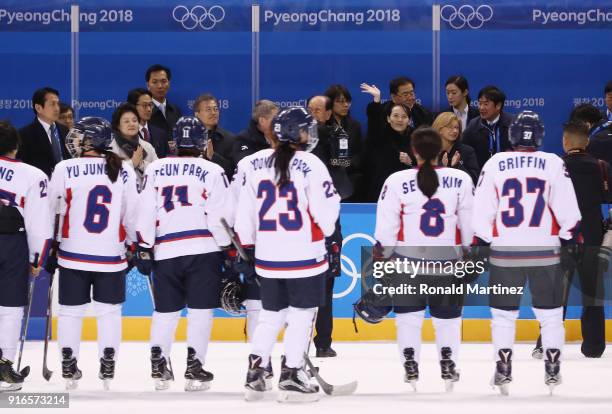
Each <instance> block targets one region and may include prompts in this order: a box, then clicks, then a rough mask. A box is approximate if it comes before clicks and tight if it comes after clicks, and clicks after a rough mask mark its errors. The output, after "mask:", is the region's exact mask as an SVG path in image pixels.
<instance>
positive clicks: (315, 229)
mask: <svg viewBox="0 0 612 414" xmlns="http://www.w3.org/2000/svg"><path fill="white" fill-rule="evenodd" d="M306 212H307V213H308V217H310V234H311V235H312V238H311V241H313V242H316V241H320V240H323V239H324V238H325V236H324V235H323V231H322V230H321V227H319V225H318V224H317V223H315V221H314V220H313V219H312V215H311V214H310V209H308V210H306Z"/></svg>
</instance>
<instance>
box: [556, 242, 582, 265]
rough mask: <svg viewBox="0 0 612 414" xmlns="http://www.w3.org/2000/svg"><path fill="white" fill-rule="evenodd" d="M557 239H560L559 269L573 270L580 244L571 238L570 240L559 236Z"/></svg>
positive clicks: (578, 254)
mask: <svg viewBox="0 0 612 414" xmlns="http://www.w3.org/2000/svg"><path fill="white" fill-rule="evenodd" d="M559 240H560V241H561V257H560V259H561V269H563V271H564V272H573V271H574V269H575V268H576V263H577V261H578V257H579V256H580V245H579V244H577V243H576V240H575V239H573V238H572V239H570V240H565V239H561V238H560V239H559Z"/></svg>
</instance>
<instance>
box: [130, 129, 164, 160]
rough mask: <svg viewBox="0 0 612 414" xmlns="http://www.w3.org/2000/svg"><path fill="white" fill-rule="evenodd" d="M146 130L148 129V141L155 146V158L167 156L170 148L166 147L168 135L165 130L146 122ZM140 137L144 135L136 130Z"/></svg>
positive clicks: (142, 137)
mask: <svg viewBox="0 0 612 414" xmlns="http://www.w3.org/2000/svg"><path fill="white" fill-rule="evenodd" d="M147 130H148V131H149V143H150V144H151V145H153V148H155V153H156V154H157V158H164V157H167V156H168V153H169V152H170V148H169V147H168V135H167V133H166V131H165V130H163V129H161V128H158V127H156V126H155V125H152V124H151V123H150V122H147ZM138 135H139V137H140V139H144V136H143V135H142V134H141V133H140V132H138Z"/></svg>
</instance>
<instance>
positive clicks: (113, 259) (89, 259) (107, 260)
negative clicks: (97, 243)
mask: <svg viewBox="0 0 612 414" xmlns="http://www.w3.org/2000/svg"><path fill="white" fill-rule="evenodd" d="M58 256H59V258H60V259H64V260H71V261H73V262H84V263H99V264H121V263H125V262H126V260H125V259H122V258H121V256H94V255H91V254H81V253H72V252H67V251H65V250H61V249H60V250H59V251H58Z"/></svg>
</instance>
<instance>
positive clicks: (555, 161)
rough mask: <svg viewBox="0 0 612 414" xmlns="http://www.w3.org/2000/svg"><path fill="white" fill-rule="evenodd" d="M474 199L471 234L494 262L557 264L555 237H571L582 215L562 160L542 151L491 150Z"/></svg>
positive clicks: (507, 264) (496, 263)
mask: <svg viewBox="0 0 612 414" xmlns="http://www.w3.org/2000/svg"><path fill="white" fill-rule="evenodd" d="M474 202H475V205H476V206H477V207H476V208H475V209H474V212H473V216H472V226H473V228H474V235H475V236H477V237H479V238H481V239H482V240H484V241H486V242H490V243H491V264H494V265H498V266H545V265H551V264H555V263H558V262H559V250H558V249H557V247H558V246H559V245H560V240H559V238H562V239H565V240H570V239H572V238H573V237H574V236H576V234H575V232H576V231H577V228H578V225H579V222H580V219H581V215H580V210H579V209H578V203H577V201H576V194H575V192H574V187H573V185H572V181H571V179H570V177H569V174H568V173H567V171H566V169H565V163H564V162H563V160H562V159H561V158H559V157H558V156H557V155H555V154H550V153H546V152H542V151H534V152H503V153H498V154H495V155H494V156H493V157H491V159H489V160H488V161H487V163H486V164H485V165H484V167H483V169H482V172H481V174H480V178H479V180H478V185H477V187H476V194H475V200H474Z"/></svg>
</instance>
